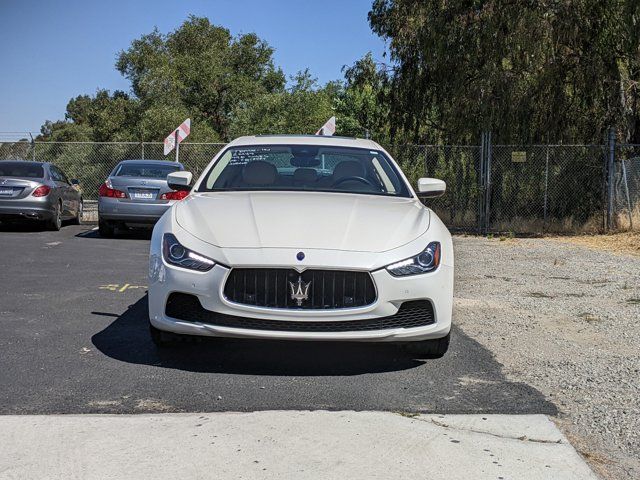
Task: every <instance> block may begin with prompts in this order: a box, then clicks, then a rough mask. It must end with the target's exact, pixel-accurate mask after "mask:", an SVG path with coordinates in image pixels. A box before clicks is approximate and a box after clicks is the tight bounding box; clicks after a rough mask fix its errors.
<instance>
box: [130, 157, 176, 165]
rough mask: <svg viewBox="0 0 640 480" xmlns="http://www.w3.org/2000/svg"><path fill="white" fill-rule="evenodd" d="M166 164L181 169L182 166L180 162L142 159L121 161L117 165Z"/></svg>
mask: <svg viewBox="0 0 640 480" xmlns="http://www.w3.org/2000/svg"><path fill="white" fill-rule="evenodd" d="M167 163H170V164H172V165H180V166H181V167H182V166H184V165H182V164H181V163H180V162H174V161H173V160H143V159H142V158H132V159H127V160H122V161H121V162H120V163H119V164H118V165H120V164H127V165H136V164H139V165H142V164H144V165H155V164H158V165H166V164H167Z"/></svg>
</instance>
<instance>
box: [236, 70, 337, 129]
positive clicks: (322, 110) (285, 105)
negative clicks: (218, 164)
mask: <svg viewBox="0 0 640 480" xmlns="http://www.w3.org/2000/svg"><path fill="white" fill-rule="evenodd" d="M291 80H292V86H291V87H290V88H289V89H288V90H285V91H282V92H276V93H265V94H262V95H259V96H256V97H254V98H253V99H251V100H249V101H247V102H242V103H239V105H238V107H237V108H236V109H235V111H234V113H233V115H232V118H231V132H230V133H231V136H232V137H237V136H241V135H253V134H274V133H281V134H305V133H307V134H312V133H315V131H316V130H317V129H318V128H320V126H322V125H323V124H324V123H325V122H326V121H327V119H328V118H330V117H331V116H332V115H333V114H334V113H333V108H332V104H333V96H332V92H333V90H332V88H331V86H328V87H325V88H320V87H319V86H318V84H317V81H316V79H315V78H313V77H312V76H311V74H310V73H309V71H308V70H305V71H303V72H299V73H298V74H297V75H295V76H294V77H292V79H291Z"/></svg>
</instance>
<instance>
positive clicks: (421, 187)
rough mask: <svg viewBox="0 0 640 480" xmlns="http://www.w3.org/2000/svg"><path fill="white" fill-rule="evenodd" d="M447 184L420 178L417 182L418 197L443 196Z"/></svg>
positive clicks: (432, 179) (434, 179) (435, 179)
mask: <svg viewBox="0 0 640 480" xmlns="http://www.w3.org/2000/svg"><path fill="white" fill-rule="evenodd" d="M446 190H447V184H446V183H445V182H444V181H443V180H439V179H437V178H421V179H419V180H418V196H419V197H424V198H435V197H439V196H441V195H444V192H445V191H446Z"/></svg>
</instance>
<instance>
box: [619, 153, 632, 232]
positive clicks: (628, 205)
mask: <svg viewBox="0 0 640 480" xmlns="http://www.w3.org/2000/svg"><path fill="white" fill-rule="evenodd" d="M620 165H621V166H622V179H623V181H624V191H625V194H626V196H627V212H628V215H629V230H633V215H632V214H631V198H630V197H629V182H628V181H627V168H626V166H625V161H624V160H622V161H621V162H620Z"/></svg>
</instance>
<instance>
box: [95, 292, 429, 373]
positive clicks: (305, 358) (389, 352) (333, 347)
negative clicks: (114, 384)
mask: <svg viewBox="0 0 640 480" xmlns="http://www.w3.org/2000/svg"><path fill="white" fill-rule="evenodd" d="M92 314H93V315H100V316H106V317H117V318H116V319H115V320H114V321H113V323H111V324H110V325H109V326H108V327H107V328H105V329H104V330H102V331H101V332H99V333H97V334H95V335H94V336H93V337H92V339H91V340H92V342H93V344H94V345H95V347H96V348H97V349H98V350H100V351H101V352H102V353H104V354H105V355H108V356H109V357H111V358H114V359H117V360H120V361H123V362H128V363H136V364H147V365H154V366H161V367H165V368H173V369H179V370H186V371H192V372H210V373H231V374H247V375H285V376H289V375H312V376H313V375H358V374H362V373H373V372H386V371H397V370H403V369H408V368H413V367H416V366H419V365H422V364H423V363H424V362H422V361H420V360H415V359H412V358H410V357H409V356H407V354H405V353H404V352H403V351H401V350H400V349H399V348H397V347H394V346H392V345H388V344H387V345H385V344H364V343H345V342H290V341H289V342H287V341H276V340H273V341H272V340H250V339H231V338H225V339H222V338H220V339H219V338H207V337H194V340H193V341H189V342H185V343H184V344H177V345H175V346H171V347H166V348H162V349H159V348H157V347H156V346H155V345H154V344H153V343H152V341H151V337H150V335H149V326H148V306H147V296H146V295H145V296H144V297H143V298H141V299H140V300H138V301H137V302H136V303H135V304H133V305H131V306H129V308H128V309H127V311H126V312H124V313H123V314H122V315H119V316H118V315H115V314H112V313H108V312H92Z"/></svg>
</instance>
